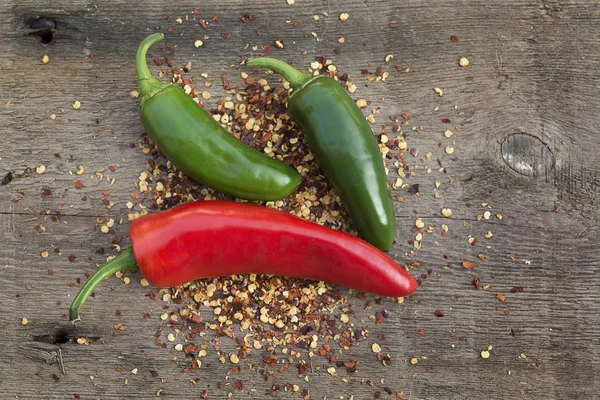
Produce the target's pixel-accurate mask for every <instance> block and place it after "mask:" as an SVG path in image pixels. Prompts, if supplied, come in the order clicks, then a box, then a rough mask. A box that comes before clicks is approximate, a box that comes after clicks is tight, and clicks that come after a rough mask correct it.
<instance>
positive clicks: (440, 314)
mask: <svg viewBox="0 0 600 400" xmlns="http://www.w3.org/2000/svg"><path fill="white" fill-rule="evenodd" d="M435 316H436V317H438V318H442V317H443V316H444V312H443V311H442V310H435Z"/></svg>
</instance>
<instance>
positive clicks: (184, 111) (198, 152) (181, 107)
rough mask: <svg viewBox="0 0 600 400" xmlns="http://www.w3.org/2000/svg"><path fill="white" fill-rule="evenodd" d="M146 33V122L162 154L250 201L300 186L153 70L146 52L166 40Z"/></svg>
mask: <svg viewBox="0 0 600 400" xmlns="http://www.w3.org/2000/svg"><path fill="white" fill-rule="evenodd" d="M163 37H164V36H163V35H162V34H161V33H155V34H152V35H150V36H148V37H146V38H145V39H144V40H143V41H142V42H141V43H140V46H139V47H138V50H137V53H136V64H135V65H136V72H137V77H138V80H139V84H140V89H141V94H142V99H141V107H142V110H141V119H142V125H143V126H144V129H145V130H146V132H147V133H148V134H149V135H150V137H151V138H152V140H154V142H155V143H156V144H157V145H158V148H159V149H160V150H161V151H162V153H163V154H164V155H165V156H166V157H167V158H168V159H169V160H170V161H171V162H172V163H173V165H175V166H176V167H177V168H179V169H180V170H181V171H183V172H184V173H185V174H186V175H188V176H189V177H191V178H193V179H194V180H196V181H198V182H201V183H203V184H205V185H207V186H209V187H211V188H213V189H215V190H218V191H220V192H223V193H226V194H229V195H232V196H236V197H239V198H242V199H246V200H262V201H273V200H280V199H282V198H284V197H286V196H288V195H289V194H290V193H292V192H293V191H294V190H295V189H296V188H297V187H298V185H299V184H300V181H301V180H302V178H301V177H300V174H298V173H297V172H296V171H294V170H293V169H292V168H290V167H288V166H287V165H285V164H284V163H282V162H280V161H278V160H275V159H272V158H270V157H268V156H267V155H266V154H262V153H260V152H258V151H257V150H255V149H253V148H252V147H250V146H247V145H245V144H244V143H242V142H240V141H239V140H237V139H236V138H235V137H233V135H231V134H230V133H229V132H228V131H227V130H225V129H223V127H222V126H221V125H220V124H219V123H218V122H217V121H215V119H214V118H213V117H212V115H211V114H210V113H209V112H208V111H206V110H204V109H203V108H202V107H200V106H199V105H198V104H196V102H195V101H194V100H192V99H191V98H190V97H189V96H188V95H187V94H185V92H184V91H183V90H181V88H179V87H178V86H176V85H173V84H169V83H161V82H159V81H158V80H156V78H154V77H153V76H152V75H151V74H150V70H149V69H148V65H147V64H146V53H147V51H148V49H149V48H150V46H152V45H153V44H154V43H156V42H159V41H161V40H162V39H163Z"/></svg>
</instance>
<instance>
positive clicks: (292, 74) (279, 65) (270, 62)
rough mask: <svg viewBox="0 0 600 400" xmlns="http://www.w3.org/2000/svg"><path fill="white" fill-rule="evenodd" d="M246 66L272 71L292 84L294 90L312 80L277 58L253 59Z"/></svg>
mask: <svg viewBox="0 0 600 400" xmlns="http://www.w3.org/2000/svg"><path fill="white" fill-rule="evenodd" d="M246 65H248V66H249V67H263V68H269V69H272V70H273V71H275V72H277V73H278V74H280V75H281V76H283V77H284V78H285V80H286V81H288V82H289V83H290V86H292V89H294V90H296V89H298V88H299V87H301V86H302V85H304V84H305V83H306V82H307V81H308V80H309V79H310V77H309V76H307V75H305V74H303V73H302V72H300V71H298V70H297V69H296V68H294V67H292V66H291V65H289V64H286V63H284V62H283V61H280V60H277V59H275V58H268V57H265V58H252V59H250V60H248V61H246Z"/></svg>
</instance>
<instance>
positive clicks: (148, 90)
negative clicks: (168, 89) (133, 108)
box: [135, 33, 166, 104]
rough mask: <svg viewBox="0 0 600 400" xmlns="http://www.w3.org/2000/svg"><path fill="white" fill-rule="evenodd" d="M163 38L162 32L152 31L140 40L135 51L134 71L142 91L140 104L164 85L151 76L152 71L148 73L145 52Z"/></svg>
mask: <svg viewBox="0 0 600 400" xmlns="http://www.w3.org/2000/svg"><path fill="white" fill-rule="evenodd" d="M164 38H165V35H163V34H162V33H153V34H151V35H149V36H147V37H146V38H145V39H144V40H142V42H141V43H140V45H139V46H138V49H137V52H136V53H135V71H136V73H137V78H138V81H139V84H140V90H141V92H142V100H141V104H144V101H146V100H148V99H150V98H151V97H152V96H154V95H155V94H156V93H158V92H159V91H161V90H162V89H163V87H164V86H165V85H166V84H164V83H161V82H159V81H158V80H157V79H156V78H155V77H154V76H152V73H150V70H149V69H148V63H147V62H146V54H147V53H148V49H149V48H150V47H152V45H153V44H155V43H158V42H160V41H161V40H163V39H164Z"/></svg>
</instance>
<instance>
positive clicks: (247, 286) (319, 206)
mask: <svg viewBox="0 0 600 400" xmlns="http://www.w3.org/2000/svg"><path fill="white" fill-rule="evenodd" d="M155 63H156V64H162V61H159V60H155ZM190 69H191V63H188V64H187V66H186V67H185V68H183V69H179V68H176V67H175V68H170V69H163V70H162V71H161V73H160V75H162V76H163V77H165V76H166V77H167V79H172V81H173V83H175V84H178V85H179V86H180V87H181V88H182V89H183V90H184V91H185V92H186V93H187V94H188V95H189V96H190V97H192V98H193V99H194V100H195V101H196V102H198V103H199V104H200V105H201V106H205V107H207V109H209V111H210V112H211V114H212V115H213V117H214V118H215V120H217V121H219V122H220V123H221V124H222V126H223V127H225V128H226V129H228V130H229V131H230V132H231V134H232V135H234V136H235V137H236V138H238V139H239V140H241V141H243V142H244V143H246V144H248V145H250V146H252V147H254V148H256V149H258V150H259V151H262V152H264V153H265V154H267V155H269V156H271V157H275V158H277V159H278V160H280V161H283V162H284V163H286V164H287V165H289V166H291V167H293V168H295V169H296V170H297V171H298V172H299V173H300V174H301V175H302V177H303V180H302V183H301V185H300V187H299V188H298V190H297V191H295V192H294V193H293V194H292V195H290V196H288V197H287V198H285V199H283V200H281V201H275V202H267V203H264V204H265V205H266V206H268V207H272V208H277V209H279V210H282V211H286V212H288V213H291V214H294V215H296V216H298V217H300V218H304V219H306V220H309V221H313V222H316V223H318V224H321V225H326V226H328V227H331V228H333V229H341V230H343V231H346V232H350V233H352V234H355V235H356V232H354V231H353V229H352V227H351V225H350V224H349V219H348V217H347V215H346V212H345V210H344V208H343V206H342V204H341V202H340V199H339V197H338V196H337V195H336V193H335V190H334V189H333V188H332V187H331V185H330V184H329V182H328V180H327V179H326V178H325V177H324V175H323V173H322V172H321V170H320V167H319V165H318V163H317V162H316V160H315V159H314V157H313V156H312V154H311V153H310V151H309V150H308V146H307V144H306V142H305V139H304V137H303V135H302V133H301V131H299V129H298V128H297V126H296V125H295V124H294V123H293V122H292V121H291V119H290V116H289V114H288V113H287V111H286V104H287V99H288V89H289V85H288V84H287V82H284V83H283V84H280V83H279V78H278V77H277V78H275V76H273V78H272V79H271V76H270V75H267V76H268V78H269V79H270V80H272V81H275V80H276V82H272V84H269V81H268V80H267V79H266V78H265V77H261V75H259V74H260V73H261V72H262V71H259V70H256V69H255V70H252V71H249V72H250V73H246V72H241V74H240V76H241V82H239V84H238V85H239V87H238V85H236V84H233V83H231V82H232V81H233V80H230V79H229V78H228V77H227V76H226V75H223V76H222V77H221V81H222V84H223V89H224V90H225V91H226V93H227V97H225V98H223V99H220V100H218V101H216V104H215V106H214V107H213V108H208V106H207V105H206V104H204V103H205V100H208V99H209V98H210V95H209V94H208V92H206V91H204V92H202V93H200V90H199V89H198V88H197V87H196V86H195V85H197V83H196V82H194V81H193V80H192V78H191V77H188V76H191V75H192V74H191V73H190ZM309 72H311V73H312V74H323V75H328V76H330V77H333V78H335V79H336V80H338V82H340V83H341V84H342V86H343V87H344V88H346V89H348V90H349V91H350V92H354V91H355V90H356V86H355V85H354V84H353V83H352V82H350V81H349V78H348V74H347V73H341V72H339V71H338V69H337V68H336V67H335V65H333V63H332V61H331V60H330V59H328V58H325V57H321V58H318V59H317V60H315V61H314V62H313V63H312V64H311V69H310V70H309ZM201 76H203V77H204V78H205V79H206V78H207V77H206V76H204V75H201ZM207 82H208V81H207ZM207 82H205V83H204V85H205V86H207V87H208V86H210V84H207ZM357 103H358V105H359V106H360V107H361V108H364V107H366V105H367V101H366V100H363V99H361V100H359V101H358V102H357ZM370 117H371V118H368V119H370V120H371V121H374V120H373V116H372V115H370ZM404 118H405V119H406V120H408V119H409V118H408V116H406V115H405V116H404ZM394 132H395V133H396V134H397V138H396V139H390V138H389V137H388V136H387V134H386V133H379V134H378V135H377V136H378V142H379V143H380V145H379V146H380V151H381V154H382V160H384V161H385V164H386V172H387V171H388V168H401V165H402V164H403V162H404V161H402V160H404V156H403V152H404V150H407V149H408V145H407V143H406V141H405V139H404V136H403V135H402V132H401V126H400V125H397V126H395V127H394ZM139 147H140V148H141V149H142V151H143V152H144V153H145V154H148V155H150V156H151V158H150V159H149V160H148V164H147V170H146V171H143V172H141V173H140V176H139V182H138V183H137V184H136V187H137V188H138V189H139V191H140V196H139V197H138V206H139V208H140V210H139V211H137V209H138V207H136V206H135V205H134V204H133V203H129V204H128V207H130V208H132V209H133V210H136V211H133V212H131V213H130V214H129V215H128V219H129V220H133V219H136V218H138V217H139V216H141V215H144V214H147V213H148V212H149V211H157V210H164V209H167V208H170V207H174V206H176V205H179V204H182V203H186V202H191V201H197V200H222V199H228V197H227V196H225V195H223V194H221V193H217V192H215V191H213V190H211V189H210V188H207V187H205V186H202V185H200V184H198V183H196V182H194V181H192V180H190V179H189V178H187V177H186V176H185V175H183V174H182V173H181V172H180V171H178V170H177V169H176V168H175V167H174V166H173V165H172V164H171V162H169V161H167V160H166V158H165V157H163V156H162V155H161V153H160V152H159V150H158V149H157V148H156V147H155V145H154V143H153V142H152V140H151V139H150V138H149V137H148V136H144V137H143V139H141V140H140V141H139ZM395 185H396V186H401V185H402V183H401V180H400V179H397V180H396V182H395ZM396 186H395V187H396ZM238 201H243V200H238ZM119 276H121V277H123V278H124V275H122V274H119ZM141 283H142V285H144V286H147V285H148V283H147V282H146V281H145V280H144V279H142V281H141ZM151 299H154V300H162V301H164V302H165V303H167V305H168V306H165V311H163V312H162V313H161V315H160V319H161V321H163V323H164V327H163V328H161V329H160V330H159V331H157V332H156V339H155V343H156V345H159V346H165V347H167V348H169V349H171V351H172V353H173V355H174V358H173V360H174V361H176V360H177V359H178V357H181V356H183V355H185V357H187V359H189V363H187V364H188V366H187V367H185V368H184V370H183V371H182V372H190V373H193V372H196V371H197V370H198V369H199V368H201V367H202V360H203V357H205V356H206V355H207V352H209V351H211V350H214V351H216V353H217V355H218V356H219V360H220V361H221V362H222V363H231V364H232V365H234V368H237V369H238V370H239V368H241V367H248V368H251V369H252V368H257V357H258V356H260V357H261V359H262V361H263V362H264V364H266V365H267V366H268V367H270V368H267V369H263V370H262V371H263V374H264V375H265V377H267V376H268V375H270V374H273V373H274V371H275V369H277V370H279V371H280V372H283V371H285V370H287V369H288V368H290V367H292V368H295V369H297V371H298V373H299V374H301V375H304V377H305V381H306V382H308V381H309V379H308V373H314V372H315V371H317V372H318V371H323V372H326V373H328V374H330V375H333V376H335V375H337V372H336V371H337V368H344V369H346V370H347V371H348V372H350V373H353V372H356V371H357V369H358V368H359V365H360V361H358V360H351V359H348V358H345V357H344V351H347V350H349V349H350V348H351V347H352V346H354V345H356V344H357V343H359V342H361V341H364V340H365V339H368V338H369V336H370V335H371V334H372V333H371V331H370V330H371V329H373V328H372V327H375V326H377V325H380V324H381V323H382V322H383V321H384V320H385V319H386V318H387V317H388V316H389V313H390V311H389V310H388V309H387V308H389V307H390V305H391V304H393V302H396V303H402V302H403V300H404V299H403V298H398V299H396V300H393V299H384V298H380V297H376V296H373V295H368V294H364V293H361V292H356V291H353V290H351V289H347V288H339V287H335V288H333V287H331V286H329V285H327V284H325V283H324V282H319V283H316V282H309V281H302V280H296V279H288V278H282V277H273V276H261V275H259V276H256V275H249V276H246V275H240V276H236V275H234V276H230V277H226V278H219V279H207V280H200V281H195V282H191V283H188V284H184V285H182V286H179V287H175V288H167V289H161V290H160V292H159V293H155V292H152V293H151ZM356 307H361V308H363V309H367V310H372V311H371V312H372V314H371V315H370V316H369V320H361V319H359V318H357V317H356V316H355V314H354V309H355V308H356ZM146 317H148V318H149V317H151V316H150V315H147V316H146ZM224 340H230V341H232V342H233V343H235V348H236V351H235V352H229V353H225V352H224V351H222V350H221V349H222V347H227V346H223V343H222V342H223V341H224ZM368 346H369V347H371V349H372V351H373V353H375V357H376V358H377V359H378V360H379V361H380V362H381V363H382V365H384V366H385V365H389V364H391V362H392V357H391V355H390V353H389V352H388V351H389V349H387V350H386V349H385V347H384V346H383V344H382V345H380V344H378V343H376V342H373V339H371V340H370V341H369V344H368ZM382 347H383V348H382ZM253 354H254V356H253ZM315 357H318V358H319V360H320V362H315V361H314V358H315ZM260 364H262V363H260ZM228 375H229V373H228ZM344 379H345V378H344ZM236 385H237V386H235V387H236V388H237V389H240V387H243V383H241V382H240V381H238V382H237V383H236ZM289 386H290V387H289V388H286V387H283V388H280V389H284V390H291V391H292V392H300V394H301V395H302V396H304V397H305V398H309V397H310V394H309V390H308V389H304V393H302V388H301V387H300V386H298V385H291V384H290V385H289ZM277 387H278V386H277V385H274V390H275V391H277V389H276V388H277ZM386 389H388V390H391V389H389V388H387V387H386ZM240 390H241V389H240ZM398 396H399V397H398V398H400V397H401V396H402V394H401V392H400V391H399V392H398Z"/></svg>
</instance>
